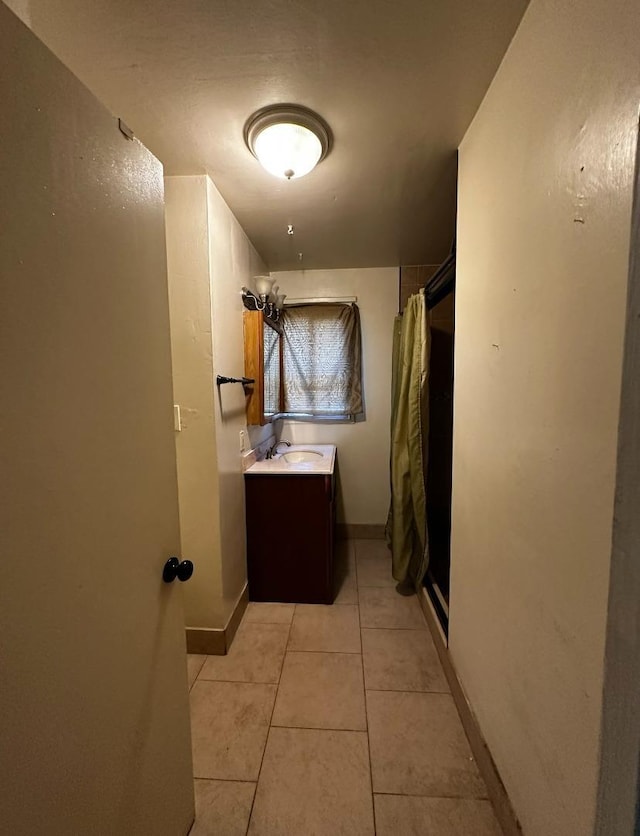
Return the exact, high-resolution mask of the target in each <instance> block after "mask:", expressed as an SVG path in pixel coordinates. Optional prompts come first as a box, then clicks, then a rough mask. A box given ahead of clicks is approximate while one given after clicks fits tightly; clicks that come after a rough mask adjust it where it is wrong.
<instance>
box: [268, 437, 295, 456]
mask: <svg viewBox="0 0 640 836" xmlns="http://www.w3.org/2000/svg"><path fill="white" fill-rule="evenodd" d="M279 444H286V445H287V447H291V442H290V441H284V440H283V441H276V443H275V444H274V445H273V447H270V448H269V449H268V450H267V455H266V456H265V458H266V459H272V458H273V457H274V456H275V454H276V453H277V452H278V445H279Z"/></svg>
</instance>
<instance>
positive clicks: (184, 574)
mask: <svg viewBox="0 0 640 836" xmlns="http://www.w3.org/2000/svg"><path fill="white" fill-rule="evenodd" d="M191 575H193V563H192V562H191V561H190V560H183V561H182V563H181V562H180V561H179V560H178V558H177V557H170V558H169V560H167V562H166V563H165V564H164V569H163V570H162V580H163V581H164V582H165V583H173V581H175V579H176V578H177V579H178V580H179V581H183V582H184V581H188V580H189V578H190V577H191Z"/></svg>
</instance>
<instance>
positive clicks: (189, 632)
mask: <svg viewBox="0 0 640 836" xmlns="http://www.w3.org/2000/svg"><path fill="white" fill-rule="evenodd" d="M248 603H249V587H248V586H247V584H245V585H244V589H243V590H242V592H241V594H240V597H239V598H238V601H237V602H236V605H235V607H234V608H233V612H232V613H231V615H230V616H229V620H228V621H227V626H226V627H186V628H185V633H186V636H187V653H201V654H206V655H207V656H226V654H227V653H228V652H229V648H230V647H231V643H232V641H233V639H234V637H235V635H236V632H237V630H238V627H239V626H240V622H241V621H242V616H243V615H244V611H245V610H246V609H247V604H248Z"/></svg>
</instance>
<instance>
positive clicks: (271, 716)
mask: <svg viewBox="0 0 640 836" xmlns="http://www.w3.org/2000/svg"><path fill="white" fill-rule="evenodd" d="M293 614H294V615H295V610H294V611H293ZM292 625H293V618H292V619H291V624H289V629H288V631H287V641H286V642H285V645H284V653H283V654H282V661H281V662H280V672H279V674H278V682H277V684H276V693H275V696H274V698H273V705H272V706H271V714H270V715H269V723H268V724H267V737H266V739H265V741H264V748H263V750H262V757H261V758H260V768H259V769H258V777H257V778H256V789H255V792H254V793H253V799H252V801H251V809H250V810H249V818H248V819H247V829H246V831H245V836H247V834H248V833H249V827H250V825H251V816H252V815H253V807H254V805H255V803H256V796H257V794H258V782H259V781H260V775H261V773H262V764H263V763H264V756H265V753H266V751H267V746H268V745H269V736H270V734H271V728H272V726H271V721H272V720H273V712H274V711H275V710H276V701H277V699H278V691H279V690H280V680H281V678H282V669H283V668H284V660H285V658H286V655H287V647H288V646H289V639H290V637H291V627H292Z"/></svg>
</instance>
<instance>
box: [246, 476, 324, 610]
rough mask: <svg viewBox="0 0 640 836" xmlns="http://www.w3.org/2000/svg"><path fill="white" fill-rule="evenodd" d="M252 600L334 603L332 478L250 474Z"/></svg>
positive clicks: (248, 503) (249, 571) (250, 593)
mask: <svg viewBox="0 0 640 836" xmlns="http://www.w3.org/2000/svg"><path fill="white" fill-rule="evenodd" d="M245 488H246V515H247V570H248V577H249V598H250V599H251V600H252V601H283V602H291V603H298V604H302V603H307V604H331V603H333V536H334V506H335V501H334V493H335V491H334V480H333V476H322V475H319V476H307V475H304V476H299V475H291V476H282V475H277V476H269V475H258V474H255V475H249V476H245Z"/></svg>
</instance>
